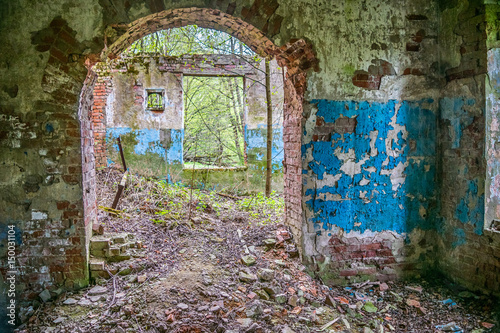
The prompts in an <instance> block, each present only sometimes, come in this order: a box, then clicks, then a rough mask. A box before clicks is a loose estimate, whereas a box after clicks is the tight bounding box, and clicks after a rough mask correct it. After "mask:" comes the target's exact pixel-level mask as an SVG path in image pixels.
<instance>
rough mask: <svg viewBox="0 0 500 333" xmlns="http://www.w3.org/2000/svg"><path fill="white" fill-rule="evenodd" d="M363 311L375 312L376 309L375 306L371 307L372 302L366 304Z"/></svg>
mask: <svg viewBox="0 0 500 333" xmlns="http://www.w3.org/2000/svg"><path fill="white" fill-rule="evenodd" d="M363 310H365V311H366V312H377V311H378V309H377V307H376V306H375V305H373V303H372V302H366V303H365V305H364V306H363Z"/></svg>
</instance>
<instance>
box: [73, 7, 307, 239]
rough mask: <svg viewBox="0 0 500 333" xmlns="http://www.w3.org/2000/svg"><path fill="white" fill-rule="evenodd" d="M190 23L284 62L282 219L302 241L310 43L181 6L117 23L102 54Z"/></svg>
mask: <svg viewBox="0 0 500 333" xmlns="http://www.w3.org/2000/svg"><path fill="white" fill-rule="evenodd" d="M190 24H196V25H198V26H199V27H202V28H209V29H216V30H219V31H223V32H226V33H228V34H230V35H232V36H233V37H236V38H238V39H239V40H240V41H242V42H243V43H245V44H246V45H248V46H249V47H250V48H251V49H252V50H253V51H254V52H256V53H257V54H259V55H260V56H262V57H271V58H273V57H276V59H277V61H278V63H279V65H280V66H282V67H286V77H285V82H284V88H283V89H284V122H283V142H284V161H283V166H284V168H283V172H284V199H285V222H286V223H287V224H288V225H289V226H290V227H291V228H292V231H293V233H294V236H295V237H296V240H297V242H298V243H299V244H301V242H302V206H301V202H302V200H301V198H302V165H301V135H302V134H301V120H302V111H303V100H304V93H305V90H306V72H307V71H308V70H309V69H311V68H313V69H315V70H317V59H316V57H315V54H314V52H313V49H312V46H311V45H310V44H309V43H307V42H306V41H304V40H303V39H299V40H295V41H291V42H290V43H287V44H285V45H283V46H282V47H277V46H276V45H275V44H274V43H273V42H272V41H271V40H270V39H269V38H267V37H266V35H265V34H264V33H263V32H262V31H260V30H259V29H257V28H256V27H254V26H253V25H251V24H249V23H247V22H245V21H243V20H242V19H240V18H237V17H234V16H231V15H229V14H226V13H224V12H221V11H220V10H216V9H206V8H184V9H174V10H167V11H163V12H159V13H156V14H152V15H149V16H146V17H143V18H141V19H138V20H136V21H134V22H132V23H131V24H129V25H126V26H120V27H119V29H117V30H120V29H121V30H122V31H124V32H123V34H121V35H120V36H118V37H116V35H117V31H116V30H114V31H111V34H112V35H115V40H114V41H113V43H112V44H111V45H109V46H108V47H107V48H105V49H104V50H103V52H102V54H101V59H103V60H104V59H106V58H108V59H114V58H116V57H118V56H119V55H120V53H121V52H123V51H124V50H125V49H126V48H127V47H129V46H130V45H131V44H132V43H133V42H134V41H136V40H138V39H140V38H142V37H144V36H146V35H148V34H151V33H154V32H156V31H160V30H166V29H170V28H175V27H181V26H186V25H190ZM108 31H109V30H108ZM108 41H109V40H108ZM89 65H94V63H92V64H90V63H89ZM89 68H90V66H89ZM91 77H95V74H92V72H89V77H88V80H89V79H90V78H91ZM89 82H90V81H89ZM88 112H89V115H90V116H91V111H90V110H88ZM88 119H90V118H88ZM82 125H83V124H82ZM83 151H86V149H85V147H83ZM90 183H92V181H91V182H90ZM89 204H91V202H89Z"/></svg>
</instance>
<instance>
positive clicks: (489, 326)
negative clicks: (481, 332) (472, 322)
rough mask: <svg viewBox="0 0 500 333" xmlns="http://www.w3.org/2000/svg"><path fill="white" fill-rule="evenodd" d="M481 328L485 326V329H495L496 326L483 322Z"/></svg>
mask: <svg viewBox="0 0 500 333" xmlns="http://www.w3.org/2000/svg"><path fill="white" fill-rule="evenodd" d="M481 326H483V327H484V328H493V326H495V324H490V323H487V322H482V323H481Z"/></svg>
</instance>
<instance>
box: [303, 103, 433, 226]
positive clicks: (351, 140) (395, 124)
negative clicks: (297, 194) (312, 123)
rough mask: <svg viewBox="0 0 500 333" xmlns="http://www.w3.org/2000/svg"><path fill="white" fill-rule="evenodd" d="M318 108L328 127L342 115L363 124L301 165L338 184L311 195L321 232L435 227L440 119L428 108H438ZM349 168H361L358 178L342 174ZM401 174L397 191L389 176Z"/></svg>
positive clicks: (322, 145)
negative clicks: (351, 165) (348, 156)
mask: <svg viewBox="0 0 500 333" xmlns="http://www.w3.org/2000/svg"><path fill="white" fill-rule="evenodd" d="M312 103H314V104H316V105H317V108H318V112H317V116H318V117H322V118H323V119H324V121H325V123H334V122H335V121H336V120H337V119H338V118H340V117H341V116H343V117H350V118H353V117H356V120H357V125H356V128H355V129H354V131H353V133H344V134H343V135H340V134H339V133H332V134H331V141H327V142H325V141H318V142H310V143H307V144H304V145H303V146H302V156H303V159H306V161H308V164H307V165H308V169H306V170H304V171H306V172H303V174H307V175H308V176H309V177H311V178H316V179H318V180H321V179H324V177H325V176H326V175H331V176H334V177H336V179H337V178H338V180H337V182H336V184H332V185H331V186H323V187H321V188H310V189H308V190H306V193H305V195H306V196H310V197H311V199H309V200H308V201H307V202H306V204H307V205H308V207H309V208H310V209H311V210H312V212H313V213H314V217H313V218H312V222H313V223H314V224H315V227H316V228H318V229H325V230H328V229H329V228H330V227H331V226H333V225H335V226H338V227H341V228H343V229H344V230H346V231H347V232H349V231H351V230H357V231H361V232H363V231H365V230H372V231H384V230H392V231H396V232H398V233H403V232H408V231H411V230H412V229H414V228H416V227H420V228H422V229H430V228H435V226H434V223H435V217H436V215H437V204H436V202H437V199H436V193H437V188H436V182H435V175H436V166H435V156H436V125H437V116H436V114H435V113H434V112H433V111H432V110H430V109H429V107H428V106H430V105H432V104H433V103H434V101H433V100H432V99H425V100H421V101H415V102H408V101H402V102H399V101H395V100H390V101H388V102H387V103H378V102H372V103H369V102H355V101H329V100H313V101H312ZM396 112H397V116H396V118H395V121H393V119H394V116H395V115H396ZM370 133H371V134H372V137H373V138H374V140H373V141H372V140H371V139H370ZM389 134H391V135H389ZM386 140H387V141H386ZM349 152H351V154H353V158H351V159H350V160H345V158H344V159H342V156H341V155H340V154H341V153H349ZM309 153H310V154H311V156H312V158H309V155H308V154H309ZM351 157H352V155H351ZM347 163H357V164H359V167H360V171H359V172H356V173H354V174H353V175H350V174H348V173H346V172H345V170H342V169H341V168H343V167H345V166H346V164H347ZM399 169H403V170H402V171H401V175H400V177H399V178H401V179H399V180H400V181H399V182H396V180H395V179H393V180H394V181H395V183H394V185H393V182H392V181H391V175H393V178H398V177H397V170H399Z"/></svg>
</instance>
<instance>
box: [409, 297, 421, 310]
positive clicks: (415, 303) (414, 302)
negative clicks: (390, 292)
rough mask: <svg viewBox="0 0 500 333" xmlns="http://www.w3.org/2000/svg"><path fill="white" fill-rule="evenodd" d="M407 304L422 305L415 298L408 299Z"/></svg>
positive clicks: (417, 306)
mask: <svg viewBox="0 0 500 333" xmlns="http://www.w3.org/2000/svg"><path fill="white" fill-rule="evenodd" d="M406 304H408V305H409V306H414V307H416V308H419V307H420V302H419V301H417V300H414V299H407V300H406Z"/></svg>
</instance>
